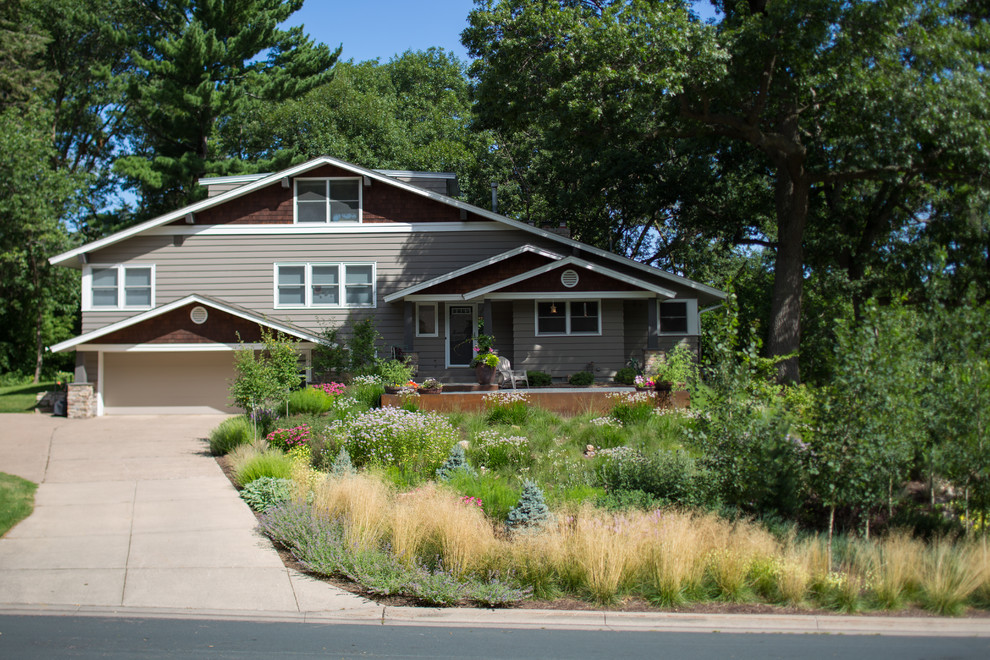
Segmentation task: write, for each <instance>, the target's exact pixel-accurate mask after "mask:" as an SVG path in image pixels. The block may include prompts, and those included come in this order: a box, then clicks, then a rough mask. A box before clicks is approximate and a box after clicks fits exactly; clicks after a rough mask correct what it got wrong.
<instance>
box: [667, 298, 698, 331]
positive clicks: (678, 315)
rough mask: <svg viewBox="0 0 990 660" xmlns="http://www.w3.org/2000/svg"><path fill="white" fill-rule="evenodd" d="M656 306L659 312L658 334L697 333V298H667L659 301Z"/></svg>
mask: <svg viewBox="0 0 990 660" xmlns="http://www.w3.org/2000/svg"><path fill="white" fill-rule="evenodd" d="M658 307H659V312H660V334H662V335H696V334H698V301H697V300H667V301H664V302H661V303H660V305H659V306H658Z"/></svg>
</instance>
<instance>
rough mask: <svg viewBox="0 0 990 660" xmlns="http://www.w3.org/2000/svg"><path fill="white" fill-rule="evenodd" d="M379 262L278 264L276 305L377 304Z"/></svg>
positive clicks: (362, 305) (351, 305) (276, 268)
mask: <svg viewBox="0 0 990 660" xmlns="http://www.w3.org/2000/svg"><path fill="white" fill-rule="evenodd" d="M374 306H375V264H369V263H307V264H275V307H374Z"/></svg>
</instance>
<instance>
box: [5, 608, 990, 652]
mask: <svg viewBox="0 0 990 660" xmlns="http://www.w3.org/2000/svg"><path fill="white" fill-rule="evenodd" d="M166 657H167V658H266V659H267V658H293V659H295V658H328V657H329V658H511V659H513V660H515V659H520V660H521V659H526V658H541V659H546V658H622V659H625V658H654V659H665V658H671V659H673V658H677V659H681V658H704V659H708V658H711V659H713V660H714V659H716V658H717V659H723V658H754V659H756V658H761V659H762V658H809V659H818V658H823V659H824V658H842V659H844V660H849V659H850V658H868V659H869V660H887V659H890V660H912V659H914V658H926V659H927V658H979V659H980V660H986V658H990V638H960V637H892V636H883V637H881V636H856V635H850V636H844V635H782V634H719V633H669V632H668V633H663V632H655V633H654V632H600V631H569V630H498V629H477V628H476V629H472V628H441V627H425V626H380V625H351V624H318V623H254V622H246V621H203V620H179V619H133V618H102V617H85V616H82V617H80V616H0V658H4V659H5V660H15V659H16V660H20V659H22V658H23V659H31V658H43V659H44V660H50V659H52V658H166Z"/></svg>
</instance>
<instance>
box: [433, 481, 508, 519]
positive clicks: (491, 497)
mask: <svg viewBox="0 0 990 660" xmlns="http://www.w3.org/2000/svg"><path fill="white" fill-rule="evenodd" d="M447 484H448V485H449V486H450V487H451V488H453V489H454V490H456V491H457V492H458V493H460V494H462V495H464V496H465V497H477V498H478V499H479V500H481V507H482V509H484V511H485V514H486V515H487V516H488V517H489V518H491V519H492V520H496V521H500V522H504V521H505V520H506V518H508V517H509V511H511V510H512V507H514V506H515V505H516V503H517V502H518V501H519V495H520V490H519V487H518V486H515V485H513V484H512V483H511V482H510V480H509V479H506V478H505V477H499V476H498V475H495V474H492V473H491V472H486V473H485V474H468V473H467V472H457V473H454V474H453V475H452V476H451V477H450V479H449V480H448V481H447Z"/></svg>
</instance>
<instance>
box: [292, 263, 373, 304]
mask: <svg viewBox="0 0 990 660" xmlns="http://www.w3.org/2000/svg"><path fill="white" fill-rule="evenodd" d="M314 266H316V267H323V268H330V267H334V266H336V267H337V289H338V296H337V300H339V301H340V302H339V303H337V304H336V305H325V304H321V303H313V267H314ZM348 266H371V304H369V305H348V304H347V281H346V278H347V267H348ZM283 267H287V268H303V304H302V305H283V304H281V303H279V301H278V271H279V268H283ZM272 301H273V307H274V309H374V308H376V307H378V264H377V263H376V262H374V261H337V262H333V261H331V262H323V261H312V262H279V263H275V264H272Z"/></svg>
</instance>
